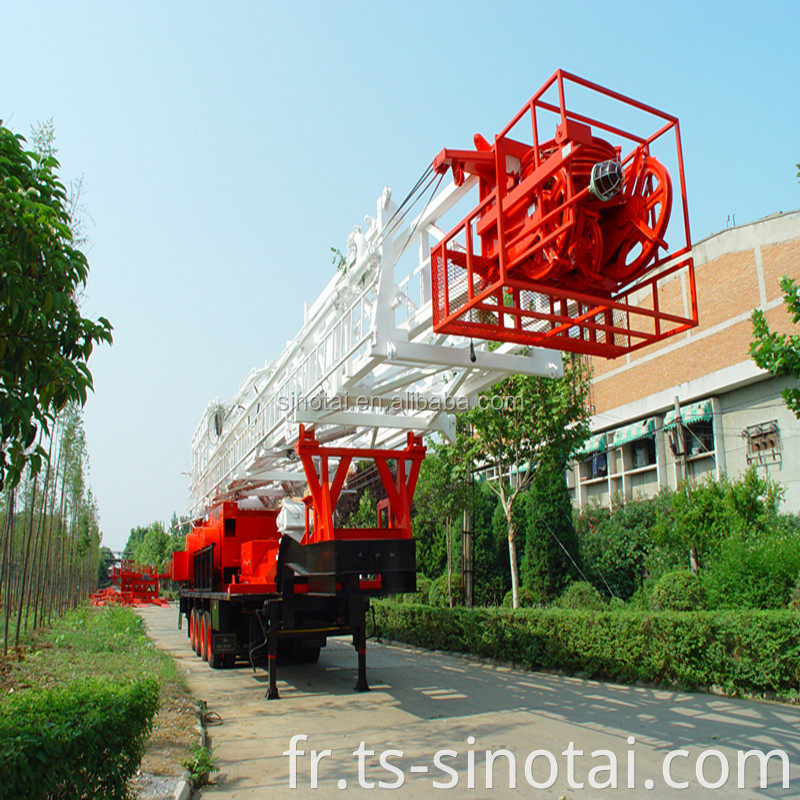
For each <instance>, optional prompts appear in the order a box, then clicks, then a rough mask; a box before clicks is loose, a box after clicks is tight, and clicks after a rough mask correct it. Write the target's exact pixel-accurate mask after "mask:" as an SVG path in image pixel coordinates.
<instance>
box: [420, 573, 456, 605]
mask: <svg viewBox="0 0 800 800" xmlns="http://www.w3.org/2000/svg"><path fill="white" fill-rule="evenodd" d="M461 593H462V584H461V573H459V572H454V573H453V574H452V575H451V576H449V578H448V575H447V573H446V572H445V573H444V574H443V575H440V576H439V577H438V578H436V580H434V581H431V584H430V587H429V588H428V604H429V605H432V606H453V605H455V603H454V602H453V598H454V597H461Z"/></svg>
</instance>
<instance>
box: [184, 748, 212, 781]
mask: <svg viewBox="0 0 800 800" xmlns="http://www.w3.org/2000/svg"><path fill="white" fill-rule="evenodd" d="M215 761H216V759H215V757H214V755H213V753H212V751H211V748H210V747H202V746H201V745H199V744H198V743H197V742H192V755H191V757H190V758H186V759H184V760H183V761H182V762H181V766H182V767H184V768H185V769H187V770H188V771H189V779H190V780H191V782H192V786H193V787H194V788H195V789H202V787H203V786H207V785H208V781H209V778H210V777H211V775H212V773H214V772H219V767H218V766H217V765H216V763H215Z"/></svg>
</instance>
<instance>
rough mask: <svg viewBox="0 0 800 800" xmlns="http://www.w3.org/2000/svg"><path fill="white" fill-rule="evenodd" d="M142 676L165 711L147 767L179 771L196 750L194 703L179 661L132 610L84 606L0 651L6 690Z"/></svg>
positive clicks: (1, 687) (0, 687)
mask: <svg viewBox="0 0 800 800" xmlns="http://www.w3.org/2000/svg"><path fill="white" fill-rule="evenodd" d="M143 675H152V676H153V677H155V678H156V679H157V680H158V682H159V684H160V686H161V710H160V711H159V712H158V716H157V717H156V722H155V729H154V731H153V735H152V736H151V738H150V742H149V744H148V749H147V752H146V754H145V757H144V760H143V762H142V769H143V771H146V772H150V773H153V774H156V775H179V774H180V773H181V771H182V769H181V761H182V760H183V759H185V758H187V757H188V756H190V755H191V748H190V744H191V742H192V741H193V740H194V739H195V734H194V732H193V726H194V723H195V719H196V718H195V712H194V702H193V700H192V696H191V694H190V693H189V690H188V688H187V686H186V682H185V681H184V679H183V677H182V676H181V674H180V673H179V671H178V670H177V668H176V666H175V662H174V661H173V660H172V658H171V657H170V656H169V655H167V654H166V653H162V652H161V651H159V650H157V649H156V647H155V645H154V644H153V642H151V641H150V639H148V638H147V635H146V633H145V628H144V623H143V622H142V620H141V619H140V617H138V616H137V615H136V614H135V613H134V612H133V611H132V610H131V609H129V608H124V607H120V606H104V607H102V608H94V607H91V606H82V607H80V608H78V609H76V610H74V611H70V612H68V613H67V614H66V615H65V616H64V617H62V618H61V619H59V620H57V621H56V622H55V623H54V624H53V626H52V627H51V628H48V629H42V630H39V631H35V632H34V633H33V634H32V635H30V636H29V637H28V639H27V641H26V642H25V645H24V647H20V648H19V649H18V650H17V651H14V652H13V653H9V657H8V658H6V659H5V660H4V659H2V656H0V692H2V695H7V694H10V693H16V692H20V691H25V690H26V689H29V688H51V687H55V686H63V685H66V684H69V683H72V682H73V681H74V680H77V679H79V678H84V677H95V678H108V679H110V680H125V679H127V678H136V677H141V676H143ZM0 697H1V696H0ZM0 702H2V699H0Z"/></svg>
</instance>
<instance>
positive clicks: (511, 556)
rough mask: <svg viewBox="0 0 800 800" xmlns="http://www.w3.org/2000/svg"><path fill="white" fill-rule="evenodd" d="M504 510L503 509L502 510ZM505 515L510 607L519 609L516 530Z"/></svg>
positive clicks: (508, 515) (511, 521)
mask: <svg viewBox="0 0 800 800" xmlns="http://www.w3.org/2000/svg"><path fill="white" fill-rule="evenodd" d="M504 510H505V509H504ZM509 517H510V514H507V515H506V522H507V523H508V561H509V565H510V567H511V607H512V608H519V565H518V564H517V545H516V538H517V529H516V526H515V525H514V522H513V520H511V519H509Z"/></svg>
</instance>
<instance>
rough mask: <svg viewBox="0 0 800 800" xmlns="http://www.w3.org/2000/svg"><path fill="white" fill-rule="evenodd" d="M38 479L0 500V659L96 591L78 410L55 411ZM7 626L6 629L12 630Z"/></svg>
mask: <svg viewBox="0 0 800 800" xmlns="http://www.w3.org/2000/svg"><path fill="white" fill-rule="evenodd" d="M47 451H48V458H47V459H46V461H45V464H44V468H43V469H42V471H41V472H40V473H39V474H34V473H33V471H32V470H31V469H26V471H25V473H24V474H23V480H22V481H21V482H20V484H19V485H17V486H16V487H12V486H11V485H10V484H7V485H6V488H5V490H4V492H3V494H2V496H0V497H1V499H2V503H0V505H2V509H3V518H2V524H0V599H1V600H2V611H3V616H4V620H3V632H2V637H3V652H4V653H5V652H6V650H7V649H8V647H9V645H10V644H11V643H12V642H13V644H14V645H15V646H17V645H19V642H20V637H21V635H22V634H23V633H24V632H25V631H27V630H29V629H31V628H36V627H38V626H40V625H42V624H47V623H49V622H51V621H52V620H53V618H54V616H58V615H60V614H62V613H64V611H66V610H67V609H69V608H74V607H75V606H76V605H77V604H78V603H79V602H80V601H81V600H83V599H85V598H86V597H87V596H88V595H89V593H90V592H91V591H92V590H94V588H95V586H96V585H97V579H98V573H99V557H100V552H99V548H100V538H101V537H100V529H99V523H98V513H97V505H96V503H95V500H94V497H93V496H92V493H91V491H90V490H89V489H88V488H87V486H86V473H87V471H88V456H87V453H86V437H85V435H84V431H83V420H82V417H81V412H80V409H79V408H77V406H75V405H74V404H70V405H68V406H67V407H66V408H65V409H63V410H62V411H61V412H60V413H59V415H58V417H57V418H56V421H55V423H54V425H53V429H52V431H51V435H50V437H49V440H48V442H47ZM12 625H13V627H12Z"/></svg>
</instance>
